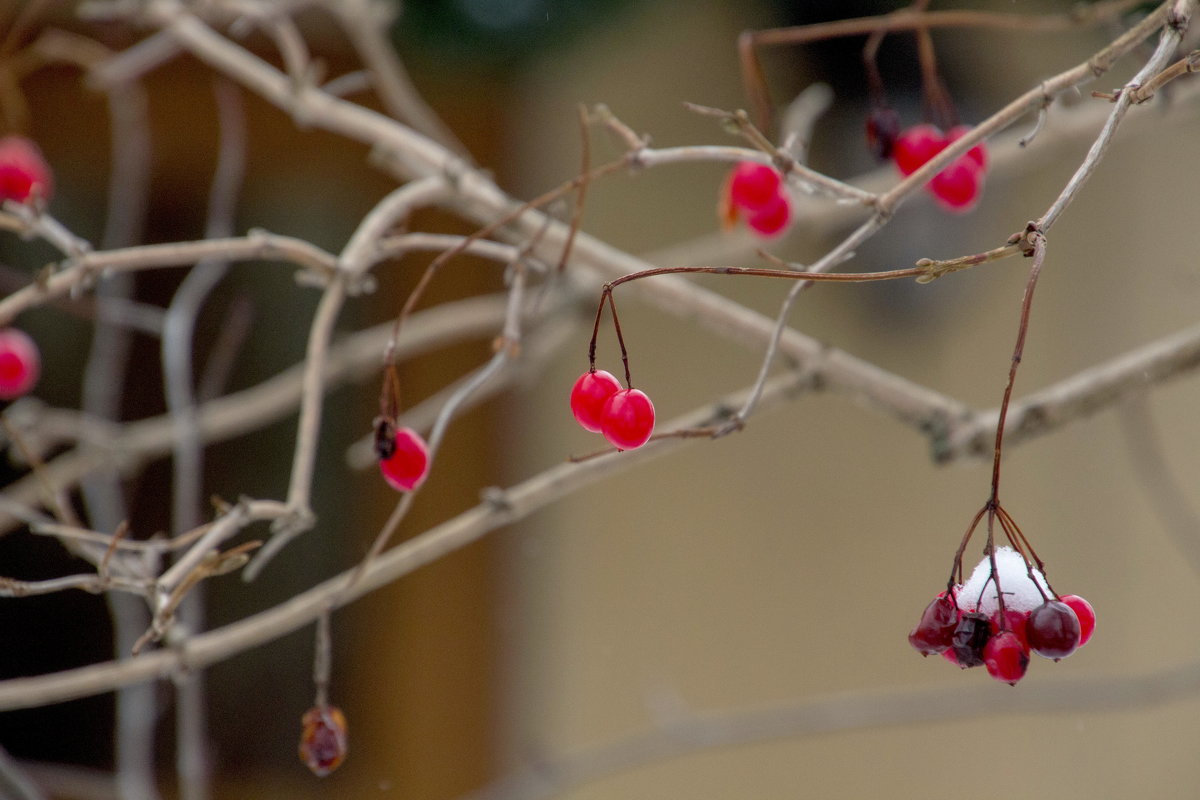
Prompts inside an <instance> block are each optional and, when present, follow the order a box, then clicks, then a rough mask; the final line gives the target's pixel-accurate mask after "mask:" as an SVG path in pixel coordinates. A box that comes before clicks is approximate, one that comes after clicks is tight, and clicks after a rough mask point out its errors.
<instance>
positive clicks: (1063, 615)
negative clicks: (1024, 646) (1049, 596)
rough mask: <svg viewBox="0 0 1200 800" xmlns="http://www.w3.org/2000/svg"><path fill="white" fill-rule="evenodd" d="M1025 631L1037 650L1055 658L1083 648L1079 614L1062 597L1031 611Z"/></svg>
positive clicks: (1040, 653) (1041, 653) (1039, 653)
mask: <svg viewBox="0 0 1200 800" xmlns="http://www.w3.org/2000/svg"><path fill="white" fill-rule="evenodd" d="M1025 631H1026V634H1027V635H1028V636H1029V647H1030V648H1031V649H1032V650H1033V652H1035V653H1037V654H1038V655H1039V656H1043V657H1045V658H1053V659H1054V660H1055V661H1058V660H1059V659H1060V658H1066V657H1067V656H1069V655H1071V653H1074V652H1075V649H1076V648H1077V647H1079V638H1080V637H1079V617H1077V616H1075V612H1074V611H1072V610H1071V607H1070V606H1068V605H1067V604H1066V603H1062V602H1060V601H1058V600H1048V601H1046V602H1045V603H1042V604H1041V605H1040V606H1038V607H1037V608H1035V609H1034V610H1033V611H1031V612H1030V614H1029V622H1028V623H1026V625H1025Z"/></svg>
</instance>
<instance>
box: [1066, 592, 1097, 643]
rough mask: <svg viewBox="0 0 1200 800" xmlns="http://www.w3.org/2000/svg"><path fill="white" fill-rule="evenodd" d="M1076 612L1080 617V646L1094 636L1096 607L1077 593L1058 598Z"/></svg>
mask: <svg viewBox="0 0 1200 800" xmlns="http://www.w3.org/2000/svg"><path fill="white" fill-rule="evenodd" d="M1058 599H1059V600H1062V601H1063V602H1064V603H1066V604H1067V606H1068V607H1069V608H1070V609H1071V610H1072V611H1074V612H1075V616H1076V617H1078V618H1079V646H1080V647H1083V646H1084V645H1085V644H1087V643H1088V639H1091V638H1092V633H1093V632H1094V631H1095V630H1096V609H1094V608H1092V604H1091V603H1089V602H1088V601H1087V600H1084V599H1083V598H1082V597H1080V596H1079V595H1077V594H1064V595H1063V596H1062V597H1060V598H1058Z"/></svg>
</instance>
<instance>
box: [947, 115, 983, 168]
mask: <svg viewBox="0 0 1200 800" xmlns="http://www.w3.org/2000/svg"><path fill="white" fill-rule="evenodd" d="M970 130H971V126H970V125H955V126H954V127H953V128H951V129H950V130H949V131H947V132H946V144H947V145H950V144H953V143H954V142H957V141H958V140H959V139H961V138H962V137H963V135H964V134H966V133H967V132H968V131H970ZM967 158H969V159H971V160H972V161H974V162H975V164H976V166H978V167H979V168H980V169H981V170H985V171H986V170H987V147H986V146H985V145H984V143H983V142H980V143H979V144H977V145H975V146H974V147H972V148H971V149H970V150H968V151H967Z"/></svg>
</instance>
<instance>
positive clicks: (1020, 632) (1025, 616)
mask: <svg viewBox="0 0 1200 800" xmlns="http://www.w3.org/2000/svg"><path fill="white" fill-rule="evenodd" d="M989 622H990V624H991V626H992V635H993V636H995V635H996V634H998V633H1002V632H1003V631H1008V632H1010V633H1013V634H1016V637H1017V638H1018V639H1020V640H1021V643H1022V644H1024V645H1025V649H1026V650H1028V649H1029V634H1028V632H1027V630H1026V628H1027V626H1028V623H1029V612H1027V611H1025V612H1022V611H1014V610H1013V609H1011V608H1006V609H1004V624H1003V625H1001V624H1000V612H999V611H997V612H996V613H994V614H992V618H991V620H989Z"/></svg>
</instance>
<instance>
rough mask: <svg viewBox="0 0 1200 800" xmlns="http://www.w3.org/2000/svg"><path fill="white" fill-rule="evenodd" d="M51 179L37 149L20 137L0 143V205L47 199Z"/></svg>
mask: <svg viewBox="0 0 1200 800" xmlns="http://www.w3.org/2000/svg"><path fill="white" fill-rule="evenodd" d="M53 191H54V178H53V176H52V175H51V173H50V166H49V165H48V164H47V163H46V159H44V158H43V157H42V151H41V150H39V149H38V146H37V145H36V144H34V143H33V142H31V141H30V140H28V139H26V138H25V137H24V136H5V137H4V138H3V139H0V201H3V200H16V201H17V202H18V203H24V202H27V201H29V200H30V198H39V199H41V200H42V201H47V200H49V199H50V195H51V194H52V193H53Z"/></svg>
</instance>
